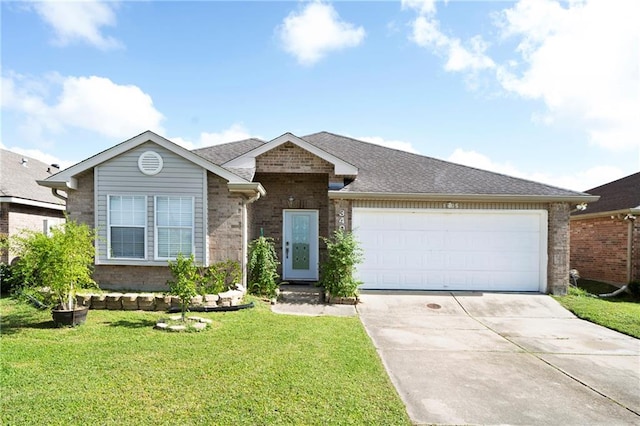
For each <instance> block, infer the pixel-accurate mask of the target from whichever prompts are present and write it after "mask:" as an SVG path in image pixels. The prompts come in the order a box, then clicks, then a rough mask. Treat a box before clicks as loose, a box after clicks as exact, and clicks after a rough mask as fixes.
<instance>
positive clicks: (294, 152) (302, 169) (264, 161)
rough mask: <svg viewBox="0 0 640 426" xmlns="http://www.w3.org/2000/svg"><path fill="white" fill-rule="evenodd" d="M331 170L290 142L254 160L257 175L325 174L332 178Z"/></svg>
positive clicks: (315, 157)
mask: <svg viewBox="0 0 640 426" xmlns="http://www.w3.org/2000/svg"><path fill="white" fill-rule="evenodd" d="M333 170H334V167H333V164H331V163H329V162H328V161H325V160H323V159H322V158H320V157H317V156H315V155H314V154H312V153H310V152H309V151H306V150H304V149H302V148H300V147H299V146H297V145H294V144H293V143H291V142H285V143H283V144H282V145H280V146H278V147H276V148H274V149H272V150H271V151H268V152H265V153H264V154H262V155H260V156H258V157H257V158H256V172H259V173H326V174H328V175H330V176H333ZM254 181H257V182H260V181H259V180H256V179H254ZM327 188H328V183H327ZM327 188H325V189H327Z"/></svg>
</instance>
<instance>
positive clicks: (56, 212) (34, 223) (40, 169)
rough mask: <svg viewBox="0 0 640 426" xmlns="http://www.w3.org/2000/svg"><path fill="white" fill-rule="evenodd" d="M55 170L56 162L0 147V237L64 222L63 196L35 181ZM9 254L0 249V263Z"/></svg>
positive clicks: (7, 259) (56, 170)
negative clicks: (57, 195)
mask: <svg viewBox="0 0 640 426" xmlns="http://www.w3.org/2000/svg"><path fill="white" fill-rule="evenodd" d="M57 172H58V167H57V165H47V164H45V163H43V162H41V161H38V160H36V159H34V158H30V157H27V156H24V155H21V154H17V153H15V152H12V151H8V150H6V149H0V237H5V236H9V235H15V234H17V233H19V232H20V231H21V230H23V229H32V230H35V231H42V232H48V230H49V228H51V227H52V226H54V225H58V224H61V223H64V210H65V204H64V200H62V199H60V198H57V197H54V196H53V194H52V193H51V191H50V190H48V189H47V188H43V187H42V186H40V185H38V183H37V182H36V181H37V180H42V179H46V178H47V177H49V176H51V175H52V174H54V173H57ZM13 258H14V255H13V254H12V253H10V252H7V251H6V250H0V263H10V262H11V261H12V260H13Z"/></svg>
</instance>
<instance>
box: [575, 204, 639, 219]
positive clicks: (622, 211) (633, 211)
mask: <svg viewBox="0 0 640 426" xmlns="http://www.w3.org/2000/svg"><path fill="white" fill-rule="evenodd" d="M627 214H631V215H634V216H635V215H640V207H635V208H628V209H618V210H609V211H605V212H595V213H581V214H575V215H574V214H572V215H571V220H581V219H594V218H597V217H605V216H617V215H627Z"/></svg>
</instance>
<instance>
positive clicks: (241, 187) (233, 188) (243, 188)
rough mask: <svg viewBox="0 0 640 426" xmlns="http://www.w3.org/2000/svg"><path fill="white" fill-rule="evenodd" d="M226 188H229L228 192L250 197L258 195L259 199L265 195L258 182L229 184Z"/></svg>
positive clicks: (265, 192)
mask: <svg viewBox="0 0 640 426" xmlns="http://www.w3.org/2000/svg"><path fill="white" fill-rule="evenodd" d="M227 188H229V192H235V193H242V194H247V195H250V196H253V195H258V194H259V195H260V196H261V197H264V196H265V195H266V194H267V191H266V190H265V189H264V187H263V186H262V184H260V183H259V182H243V183H236V182H229V183H228V184H227Z"/></svg>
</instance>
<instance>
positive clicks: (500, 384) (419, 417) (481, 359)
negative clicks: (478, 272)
mask: <svg viewBox="0 0 640 426" xmlns="http://www.w3.org/2000/svg"><path fill="white" fill-rule="evenodd" d="M361 300H362V303H361V304H359V305H358V308H357V309H358V312H359V315H360V319H361V321H362V323H363V324H364V326H365V328H366V330H367V332H368V333H369V335H370V337H371V339H372V340H373V342H374V345H375V346H376V348H377V350H378V352H379V354H380V356H381V358H382V361H383V364H384V365H385V368H386V369H387V371H388V373H389V375H390V377H391V380H392V381H393V383H394V385H395V386H396V389H397V390H398V393H399V394H400V396H401V398H402V399H403V401H404V403H405V404H406V406H407V411H408V413H409V416H410V417H411V419H412V421H413V422H414V423H416V424H493V425H496V424H512V425H552V424H562V425H600V424H602V425H604V424H606V425H631V424H634V425H638V424H640V341H639V340H637V339H634V338H632V337H629V336H626V335H623V334H620V333H617V332H615V331H612V330H609V329H606V328H604V327H600V326H598V325H595V324H592V323H589V322H586V321H583V320H580V319H578V318H576V317H574V316H573V315H572V314H571V313H570V312H568V311H566V310H565V309H564V308H562V307H561V306H560V305H559V304H558V303H557V302H556V301H555V300H553V299H552V298H551V297H549V296H546V295H542V294H504V293H442V292H438V293H425V292H420V293H403V292H369V293H365V294H362V295H361Z"/></svg>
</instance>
